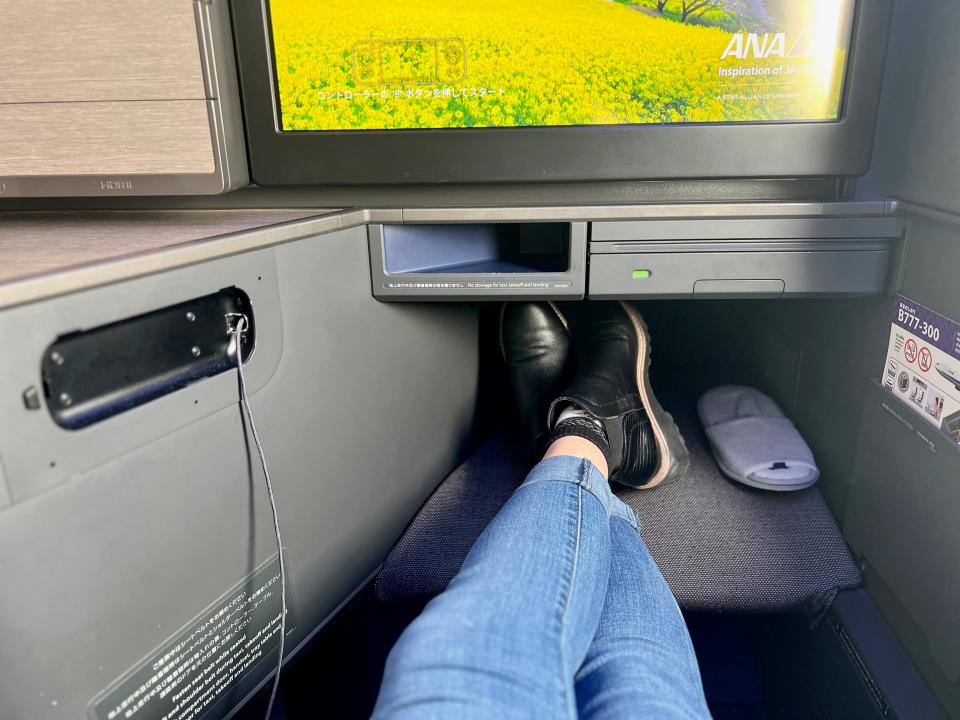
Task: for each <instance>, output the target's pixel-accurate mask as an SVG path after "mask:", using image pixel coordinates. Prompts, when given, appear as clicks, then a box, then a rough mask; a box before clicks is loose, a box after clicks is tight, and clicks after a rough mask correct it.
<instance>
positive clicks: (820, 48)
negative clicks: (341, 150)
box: [267, 0, 854, 132]
mask: <svg viewBox="0 0 960 720" xmlns="http://www.w3.org/2000/svg"><path fill="white" fill-rule="evenodd" d="M267 9H268V15H269V20H270V34H271V36H272V44H273V53H274V70H275V78H276V91H277V96H278V100H279V110H280V118H279V126H280V129H281V130H282V131H300V132H304V131H306V132H312V131H333V130H416V129H430V128H505V127H550V126H591V125H594V126H595V125H651V124H674V123H758V122H797V121H832V120H837V119H838V117H839V114H840V108H841V98H842V90H843V81H844V74H845V68H846V63H847V55H848V51H849V44H850V36H851V28H852V23H853V12H854V0H470V1H469V2H467V1H465V0H389V1H387V0H269V4H268V8H267Z"/></svg>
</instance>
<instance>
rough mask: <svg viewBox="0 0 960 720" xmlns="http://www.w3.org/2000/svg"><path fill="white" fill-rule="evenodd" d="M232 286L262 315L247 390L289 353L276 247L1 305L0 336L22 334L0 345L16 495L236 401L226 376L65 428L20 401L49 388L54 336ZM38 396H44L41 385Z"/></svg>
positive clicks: (3, 430) (6, 451)
mask: <svg viewBox="0 0 960 720" xmlns="http://www.w3.org/2000/svg"><path fill="white" fill-rule="evenodd" d="M231 285H236V286H237V287H239V288H241V289H242V290H244V291H245V292H246V293H247V294H248V295H249V296H250V301H251V304H252V305H253V311H254V313H255V315H256V322H257V333H258V343H257V347H256V349H255V350H254V353H253V356H252V357H251V358H250V360H249V362H248V363H247V365H246V366H245V367H246V369H247V378H248V380H247V382H248V383H249V384H250V390H251V392H256V391H257V390H259V389H260V388H261V387H263V386H264V385H266V383H267V382H268V381H269V380H270V378H271V377H272V376H273V374H274V373H275V372H276V370H277V367H278V366H279V363H280V356H281V354H282V351H283V323H282V322H281V313H280V297H279V292H278V289H277V277H276V266H275V263H274V254H273V250H261V251H258V252H255V253H248V254H246V255H239V256H236V257H232V258H227V259H224V260H222V261H219V262H210V263H201V264H198V265H193V266H190V267H187V268H183V269H181V270H176V271H173V272H169V273H164V274H162V275H154V276H152V277H147V278H143V279H141V280H132V281H128V282H124V283H118V284H116V285H109V286H106V287H102V288H97V289H94V290H88V291H86V292H82V293H77V294H75V295H67V296H64V297H60V298H56V299H53V300H50V301H48V302H44V303H35V304H32V305H24V306H21V307H18V308H13V309H12V310H9V311H7V312H4V313H0V337H3V338H16V342H3V343H0V367H2V368H4V373H3V382H4V383H5V384H6V385H7V386H8V387H9V388H11V389H10V390H8V391H7V392H5V393H3V394H0V458H2V459H3V465H4V468H5V470H6V475H7V483H8V486H9V488H10V493H11V495H12V496H13V500H14V502H19V501H21V500H25V499H27V498H29V497H31V496H32V495H35V494H36V493H39V492H41V491H43V490H46V489H47V488H50V487H52V486H54V485H56V484H58V483H62V482H65V481H66V480H68V479H69V478H71V477H73V476H75V475H77V474H79V473H82V472H84V471H86V470H89V469H91V468H94V467H97V466H98V465H100V464H102V463H104V462H106V461H107V460H110V459H111V458H114V457H116V456H118V455H121V454H123V453H125V452H128V451H130V450H132V449H133V448H135V447H139V446H140V445H142V444H144V443H145V442H149V441H150V440H152V439H154V438H157V437H160V436H161V435H165V434H167V433H169V432H171V431H173V430H174V429H176V428H177V427H182V426H183V425H184V424H186V423H188V422H195V421H197V420H199V419H200V418H202V417H205V416H207V415H210V414H211V413H215V412H217V411H219V410H222V409H223V408H225V407H227V406H229V405H232V404H233V403H234V402H236V380H235V378H233V377H230V376H229V374H225V375H220V376H217V377H213V378H209V379H208V380H205V381H203V382H199V383H196V384H194V385H191V386H189V387H188V388H186V389H184V390H181V391H178V392H175V393H172V394H170V395H167V396H165V397H162V398H158V399H157V400H155V401H153V402H151V403H147V404H146V405H142V406H140V407H137V408H134V409H132V410H128V411H127V412H124V413H121V414H120V415H117V416H115V417H112V418H109V419H107V420H105V421H103V422H99V423H97V424H95V425H92V426H90V427H88V428H85V429H83V430H80V431H77V432H68V431H66V430H64V429H63V428H61V427H59V426H58V425H57V424H56V423H54V421H53V419H52V418H51V416H50V413H49V412H47V409H46V408H43V407H41V408H40V409H38V410H33V411H31V410H27V409H26V408H25V407H24V403H23V399H22V393H23V391H24V390H26V389H27V388H28V387H35V388H38V389H39V388H42V382H41V378H40V360H41V357H42V355H43V352H44V351H45V349H46V348H47V347H48V346H49V345H50V343H51V342H53V340H54V339H55V338H56V337H58V336H60V335H65V334H66V333H69V332H73V331H75V330H82V329H90V328H94V327H98V326H101V325H106V324H107V323H111V322H115V321H117V320H122V319H124V318H128V317H133V316H136V315H140V314H142V313H146V312H150V311H152V310H157V309H160V308H163V307H166V306H168V305H175V304H177V303H180V302H184V301H187V300H190V299H192V298H195V297H201V296H203V295H207V294H209V293H213V292H216V291H217V290H219V289H221V288H224V287H229V286H231ZM261 333H262V334H261ZM184 352H185V353H186V352H189V348H186V347H185V348H184ZM13 388H16V391H15V392H14V391H13ZM40 395H41V402H43V401H42V396H43V392H42V390H41V391H40Z"/></svg>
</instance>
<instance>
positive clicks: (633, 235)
mask: <svg viewBox="0 0 960 720" xmlns="http://www.w3.org/2000/svg"><path fill="white" fill-rule="evenodd" d="M897 235H898V227H897V219H896V218H894V217H853V218H812V217H809V218H750V219H711V220H640V221H632V222H630V221H626V222H595V223H593V225H592V226H591V231H590V240H591V241H592V242H625V241H631V240H740V239H745V238H758V239H797V240H809V239H815V238H837V239H853V238H892V237H897Z"/></svg>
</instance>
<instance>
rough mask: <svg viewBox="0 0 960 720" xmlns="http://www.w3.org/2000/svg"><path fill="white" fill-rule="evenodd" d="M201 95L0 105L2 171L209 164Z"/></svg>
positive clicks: (174, 169) (194, 168)
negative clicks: (188, 98) (198, 96)
mask: <svg viewBox="0 0 960 720" xmlns="http://www.w3.org/2000/svg"><path fill="white" fill-rule="evenodd" d="M207 108H208V101H206V100H164V101H152V102H150V101H148V102H141V101H137V102H103V103H94V102H85V103H39V104H36V105H0V177H2V176H4V175H7V176H16V175H142V174H177V173H185V174H202V173H212V172H213V171H214V157H213V141H212V139H211V137H210V121H209V118H208V114H207Z"/></svg>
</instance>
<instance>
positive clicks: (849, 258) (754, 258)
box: [590, 243, 890, 299]
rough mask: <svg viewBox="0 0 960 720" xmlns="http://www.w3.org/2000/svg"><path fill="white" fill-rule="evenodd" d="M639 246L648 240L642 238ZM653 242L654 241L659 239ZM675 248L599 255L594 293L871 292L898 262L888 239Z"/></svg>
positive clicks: (600, 295)
mask: <svg viewBox="0 0 960 720" xmlns="http://www.w3.org/2000/svg"><path fill="white" fill-rule="evenodd" d="M633 245H634V246H639V245H641V244H640V243H634V244H633ZM651 245H654V244H653V243H651ZM675 245H676V246H675V247H673V248H671V249H670V250H669V251H668V252H662V251H660V250H662V243H658V244H656V247H655V248H654V249H656V250H658V251H657V252H637V253H623V254H620V253H615V254H609V255H601V254H593V255H592V256H591V258H590V297H591V298H595V299H602V298H653V297H661V298H682V297H694V296H696V297H698V298H699V297H702V298H704V299H707V298H710V297H779V296H781V295H868V294H872V293H878V292H880V291H881V290H882V289H883V286H884V283H885V281H886V277H887V267H888V265H889V262H890V250H889V248H888V247H886V246H885V245H880V246H877V245H870V246H869V249H866V248H865V249H857V250H851V249H849V247H848V246H843V247H842V248H838V247H837V246H836V245H834V246H833V247H830V246H826V247H822V248H820V249H817V250H812V249H801V248H797V249H794V250H785V251H779V252H773V251H772V250H773V248H768V249H766V250H765V251H749V252H744V251H739V250H736V249H734V250H724V251H719V252H717V251H706V249H705V248H703V249H701V247H702V246H705V245H706V243H698V244H696V245H695V246H694V247H693V248H691V245H692V244H688V243H676V244H675Z"/></svg>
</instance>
